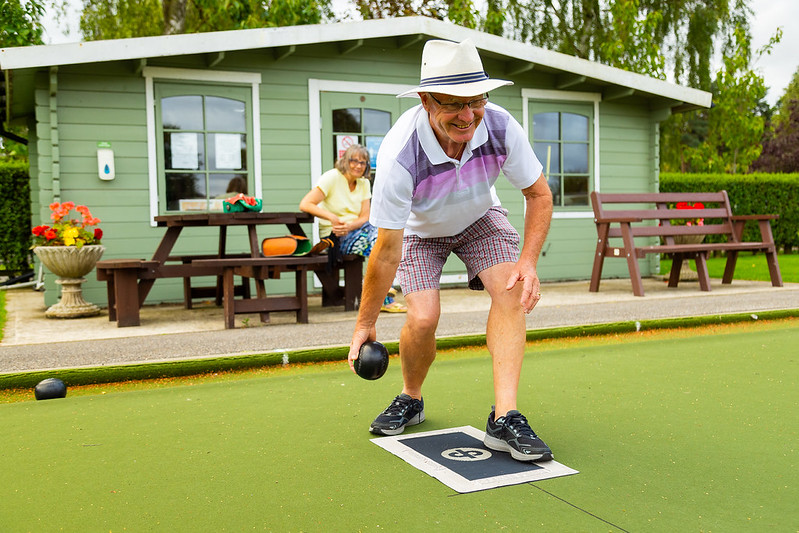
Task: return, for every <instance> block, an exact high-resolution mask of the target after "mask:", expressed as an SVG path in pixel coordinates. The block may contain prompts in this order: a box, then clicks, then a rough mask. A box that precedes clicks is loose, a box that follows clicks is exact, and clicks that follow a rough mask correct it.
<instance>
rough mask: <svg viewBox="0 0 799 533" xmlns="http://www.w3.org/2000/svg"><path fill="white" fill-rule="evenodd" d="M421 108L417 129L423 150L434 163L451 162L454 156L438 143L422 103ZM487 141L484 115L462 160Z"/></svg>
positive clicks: (466, 158) (467, 145)
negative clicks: (451, 156) (450, 155)
mask: <svg viewBox="0 0 799 533" xmlns="http://www.w3.org/2000/svg"><path fill="white" fill-rule="evenodd" d="M419 108H420V112H419V115H418V116H417V117H416V131H417V133H418V134H419V144H420V145H421V146H422V150H424V152H425V154H427V158H428V159H429V160H430V162H431V163H433V164H434V165H440V164H442V163H451V162H452V158H450V157H449V156H448V155H447V154H446V153H445V152H444V149H443V148H441V145H440V144H439V143H438V139H436V134H435V133H434V132H433V127H432V126H431V125H430V119H429V117H428V115H427V111H425V109H424V107H423V106H421V105H420V106H419ZM486 141H488V128H487V127H486V124H485V116H484V117H483V120H481V121H480V124H479V125H478V126H477V130H475V132H474V136H473V137H472V139H471V140H470V141H469V142H468V143H466V148H465V149H464V150H463V156H461V160H462V161H466V160H468V159H469V158H470V157H471V155H472V151H473V150H474V149H475V148H477V147H478V146H482V145H483V144H485V143H486Z"/></svg>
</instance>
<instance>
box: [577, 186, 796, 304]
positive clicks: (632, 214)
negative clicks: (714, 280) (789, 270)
mask: <svg viewBox="0 0 799 533" xmlns="http://www.w3.org/2000/svg"><path fill="white" fill-rule="evenodd" d="M680 202H686V203H688V204H689V205H693V204H696V203H701V204H702V207H701V208H697V209H676V208H675V207H674V206H675V205H676V204H677V203H680ZM591 205H592V206H593V209H594V222H595V224H596V231H597V245H596V253H595V255H594V267H593V270H592V272H591V283H590V285H589V291H591V292H598V291H599V283H600V280H601V278H602V267H603V265H604V261H605V258H606V257H616V258H623V259H625V260H626V261H627V268H628V270H629V273H630V280H631V282H632V286H633V294H635V295H636V296H643V295H644V288H643V283H642V282H641V270H640V268H639V266H638V260H639V259H643V258H645V257H646V256H647V254H667V255H669V256H671V258H672V264H671V272H670V273H669V287H676V286H677V284H678V282H679V281H680V268H681V266H682V263H683V261H687V260H693V261H695V263H696V271H697V275H698V278H699V287H700V289H701V290H703V291H710V276H709V274H708V270H707V256H708V254H709V253H710V252H716V251H718V252H725V253H726V256H727V262H726V265H725V268H724V276H723V278H722V283H723V284H729V283H732V279H733V275H734V273H735V265H736V262H737V260H738V253H739V252H744V251H751V252H763V253H765V254H766V260H767V262H768V268H769V274H770V276H771V284H772V285H773V286H774V287H782V285H783V284H782V275H781V274H780V266H779V263H778V262H777V248H776V246H775V244H774V237H773V235H772V232H771V220H775V219H777V218H778V217H779V215H738V216H736V215H733V214H732V209H731V207H730V200H729V197H728V196H727V192H726V191H720V192H716V193H599V192H596V191H594V192H592V193H591ZM708 206H710V207H708ZM675 219H696V220H700V219H701V220H703V222H704V223H703V224H702V225H699V224H692V225H690V226H689V225H677V224H672V221H673V220H675ZM747 221H755V222H757V224H758V226H759V229H760V241H753V242H747V241H743V240H742V236H743V230H744V225H745V223H746V222H747ZM709 235H721V236H724V237H725V239H726V240H725V241H724V242H686V241H690V240H691V238H694V240H695V241H698V240H700V239H699V237H707V236H709ZM640 238H647V241H646V242H647V244H639V243H638V242H636V239H639V242H640ZM653 238H657V243H656V244H652V240H653ZM611 239H614V242H616V243H617V244H616V245H611ZM619 239H621V243H618V241H619Z"/></svg>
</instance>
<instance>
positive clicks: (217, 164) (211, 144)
mask: <svg viewBox="0 0 799 533" xmlns="http://www.w3.org/2000/svg"><path fill="white" fill-rule="evenodd" d="M208 168H209V169H210V170H247V136H246V135H244V134H240V133H209V134H208Z"/></svg>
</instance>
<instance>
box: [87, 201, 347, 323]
mask: <svg viewBox="0 0 799 533" xmlns="http://www.w3.org/2000/svg"><path fill="white" fill-rule="evenodd" d="M155 222H156V224H157V225H158V226H159V227H164V228H166V231H165V232H164V236H163V237H162V238H161V241H160V242H159V244H158V247H157V248H156V250H155V253H153V256H152V258H151V259H150V260H144V259H108V260H103V261H98V263H97V278H98V279H99V280H101V281H106V282H107V284H108V285H107V291H108V309H109V313H108V314H109V320H111V321H116V322H117V325H118V326H119V327H124V326H138V325H139V324H140V317H139V310H140V308H141V306H142V305H143V304H144V301H145V300H146V298H147V296H148V295H149V293H150V290H151V289H152V287H153V285H154V284H155V281H156V280H157V279H161V278H183V280H184V305H185V306H186V307H187V308H191V305H192V299H193V298H196V297H200V296H207V295H209V294H211V293H210V292H209V290H210V291H213V294H214V295H215V298H216V302H217V305H219V304H220V303H221V302H222V298H223V284H222V280H223V275H224V274H225V268H224V266H222V265H220V264H215V263H209V262H208V261H209V260H214V259H217V260H218V259H224V260H228V261H230V260H235V259H242V260H243V259H249V260H252V259H259V260H260V261H261V264H262V266H263V267H264V268H267V269H269V268H270V267H271V266H272V265H269V263H270V261H269V258H263V257H262V256H261V247H260V241H259V239H258V233H257V229H258V226H264V225H283V226H285V227H286V229H287V230H288V232H289V233H290V234H292V235H300V236H306V234H305V232H304V231H303V229H302V226H301V224H302V223H310V222H313V216H312V215H309V214H308V213H303V212H266V213H261V212H252V211H250V212H238V213H192V214H180V215H161V216H157V217H155ZM231 226H245V227H246V228H247V237H248V243H249V251H246V252H241V251H239V252H236V253H229V252H228V250H227V230H228V228H229V227H231ZM208 227H216V228H218V229H219V239H218V248H217V253H216V254H196V255H178V256H175V255H172V250H173V249H174V247H175V244H176V243H177V242H178V238H179V237H180V236H181V235H182V234H183V230H184V229H186V228H208ZM297 259H300V258H297ZM318 259H321V258H318ZM348 260H349V261H350V262H351V263H354V262H357V263H358V266H359V267H361V266H362V258H361V259H356V258H352V257H349V256H348ZM272 262H273V263H275V264H274V265H273V266H274V268H273V269H272V270H271V271H268V272H272V273H273V274H274V275H273V276H269V275H258V276H256V277H254V278H253V279H254V280H255V285H256V291H257V298H256V299H255V301H257V302H261V304H259V305H261V308H260V309H259V308H258V306H257V305H256V306H248V307H247V308H248V309H250V312H258V313H259V314H260V316H261V320H262V321H264V322H266V321H268V320H269V311H276V310H284V309H282V308H281V306H280V305H279V301H277V300H273V299H270V298H269V297H268V296H267V294H266V289H265V287H264V279H265V278H269V277H279V274H280V272H286V271H292V272H294V273H295V275H296V276H305V275H306V271H307V270H318V271H319V276H318V277H319V278H320V280H321V281H322V284H323V292H324V295H325V298H324V301H325V304H327V305H337V304H339V303H344V304H345V306H346V308H347V309H354V307H355V300H356V298H357V296H353V295H354V294H355V290H356V288H354V287H350V288H349V290H347V291H346V296H347V297H346V299H345V297H344V294H345V290H344V289H343V288H339V287H338V273H337V272H333V273H331V272H324V270H326V267H327V261H326V260H316V261H313V262H312V263H313V266H312V267H311V266H309V262H308V261H307V260H304V261H294V262H292V261H291V260H286V258H281V261H272ZM354 271H355V269H354V268H353V267H352V266H350V268H348V269H347V273H348V276H346V281H347V283H351V284H352V285H355V284H358V285H359V284H360V281H361V279H360V276H353V272H354ZM356 273H360V270H358V272H356ZM202 276H216V277H217V284H216V287H212V288H209V287H192V282H191V279H192V278H196V277H202ZM356 277H357V279H355V278H356ZM300 285H301V284H299V283H298V284H297V287H300ZM334 285H335V286H334ZM302 286H303V287H304V284H302ZM240 289H241V290H240V291H239V292H237V293H236V294H240V295H242V296H243V297H244V299H245V300H249V299H250V294H249V281H248V279H247V278H244V277H243V279H242V285H241V287H240ZM298 291H299V289H298ZM357 292H358V294H360V287H357ZM229 297H231V296H230V295H229ZM296 298H297V299H301V300H303V302H302V303H303V306H304V307H307V302H306V300H307V293H306V292H305V291H304V290H303V291H302V294H299V292H298V294H297V295H296ZM345 300H346V301H345ZM350 300H352V301H350ZM295 301H296V299H295ZM276 303H277V304H278V305H276ZM285 310H295V307H287V308H286V309H285Z"/></svg>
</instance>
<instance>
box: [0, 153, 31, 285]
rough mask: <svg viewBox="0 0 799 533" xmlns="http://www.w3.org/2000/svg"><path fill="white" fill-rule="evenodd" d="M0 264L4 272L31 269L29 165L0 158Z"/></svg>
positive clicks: (14, 272) (7, 273)
mask: <svg viewBox="0 0 799 533" xmlns="http://www.w3.org/2000/svg"><path fill="white" fill-rule="evenodd" d="M0 228H3V231H2V232H0V263H2V267H1V268H3V269H4V270H5V272H3V274H5V275H9V276H10V275H17V274H21V273H23V272H27V271H29V270H30V269H31V261H30V256H31V252H30V249H29V248H30V245H31V192H30V177H29V173H28V164H27V163H25V162H20V161H4V160H0Z"/></svg>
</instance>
